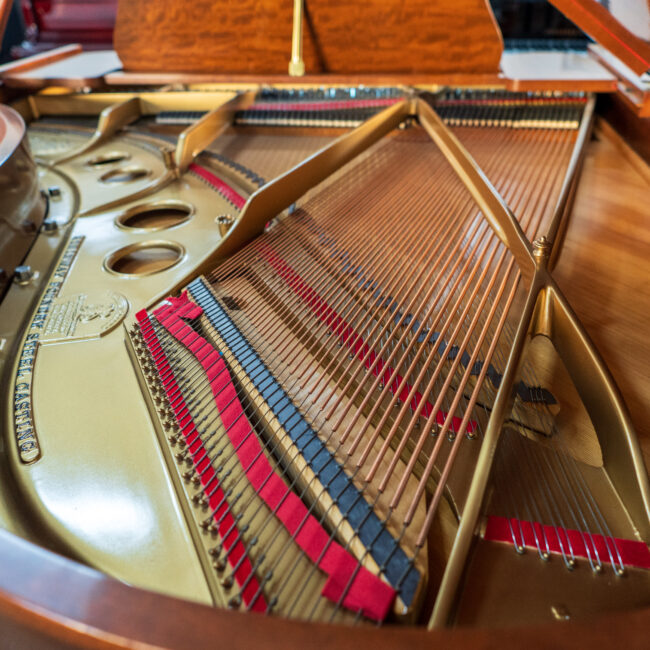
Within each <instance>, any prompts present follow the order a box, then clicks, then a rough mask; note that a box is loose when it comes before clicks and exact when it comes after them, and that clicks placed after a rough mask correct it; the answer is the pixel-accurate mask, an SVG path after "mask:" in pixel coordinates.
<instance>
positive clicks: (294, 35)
mask: <svg viewBox="0 0 650 650" xmlns="http://www.w3.org/2000/svg"><path fill="white" fill-rule="evenodd" d="M302 3H303V0H294V2H293V29H292V32H291V60H290V61H289V74H290V75H291V76H292V77H301V76H302V75H304V74H305V62H304V61H303V60H302V20H303V4H302Z"/></svg>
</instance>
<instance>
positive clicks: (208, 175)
mask: <svg viewBox="0 0 650 650" xmlns="http://www.w3.org/2000/svg"><path fill="white" fill-rule="evenodd" d="M189 170H190V171H191V172H194V173H195V174H196V175H197V176H200V177H201V178H202V179H203V180H204V181H206V182H207V183H209V184H210V185H212V187H214V189H215V190H217V192H219V194H221V196H223V197H224V198H225V199H226V200H228V201H230V202H231V203H232V204H233V205H234V206H235V207H236V208H237V209H239V210H241V209H242V208H243V207H244V205H246V199H245V198H244V197H243V196H242V195H241V194H239V192H237V191H236V190H235V189H233V188H232V187H230V185H228V183H226V182H225V181H222V180H221V179H220V178H219V177H218V176H217V175H216V174H213V173H212V172H211V171H210V170H208V169H206V168H205V167H201V165H197V164H196V163H192V164H191V165H190V167H189Z"/></svg>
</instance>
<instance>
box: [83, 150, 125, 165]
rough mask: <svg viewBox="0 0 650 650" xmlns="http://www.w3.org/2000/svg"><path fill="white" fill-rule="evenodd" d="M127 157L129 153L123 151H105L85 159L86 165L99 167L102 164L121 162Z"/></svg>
mask: <svg viewBox="0 0 650 650" xmlns="http://www.w3.org/2000/svg"><path fill="white" fill-rule="evenodd" d="M128 158H129V154H128V153H125V152H123V151H107V152H106V153H100V154H99V155H98V156H95V157H94V158H89V159H88V160H86V165H92V166H93V167H101V166H102V165H112V164H113V163H118V162H122V161H123V160H127V159H128Z"/></svg>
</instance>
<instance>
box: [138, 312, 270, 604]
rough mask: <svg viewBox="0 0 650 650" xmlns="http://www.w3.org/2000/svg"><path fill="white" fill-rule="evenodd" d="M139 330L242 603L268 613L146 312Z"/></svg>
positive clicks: (234, 524) (210, 465)
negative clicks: (210, 514) (205, 501)
mask: <svg viewBox="0 0 650 650" xmlns="http://www.w3.org/2000/svg"><path fill="white" fill-rule="evenodd" d="M136 318H137V320H138V323H139V324H140V330H141V332H142V336H143V338H144V341H145V343H146V345H147V347H148V348H149V351H150V352H151V354H152V356H153V358H154V361H155V363H156V368H157V369H158V374H159V375H160V376H161V377H165V378H166V379H165V380H164V381H163V386H164V389H165V392H166V393H167V395H168V397H170V400H169V401H170V404H171V405H172V409H173V411H174V414H175V415H176V416H177V419H178V423H179V426H180V427H181V433H182V435H183V437H184V438H185V441H186V442H187V444H188V448H189V450H190V454H191V457H192V462H193V463H194V467H195V469H196V471H197V472H198V474H199V477H200V479H201V485H202V486H203V487H204V488H207V487H208V486H209V485H210V484H212V485H211V487H210V489H209V490H204V492H205V493H206V494H209V498H208V503H209V507H210V509H211V510H212V511H214V516H213V518H214V521H215V523H216V524H217V529H218V531H219V535H220V537H221V540H222V545H223V548H224V549H225V550H226V554H227V556H228V563H229V564H230V566H231V567H232V568H233V569H234V578H235V581H236V582H237V584H238V585H239V587H240V588H241V587H244V588H243V590H242V592H241V598H242V602H243V603H244V605H246V607H248V608H249V609H251V610H253V611H256V612H265V611H266V610H267V603H266V599H265V598H264V594H263V593H262V590H261V589H260V584H259V582H258V580H257V578H256V577H255V575H254V574H253V566H252V564H251V562H250V560H249V559H248V558H247V557H245V555H246V548H245V547H244V544H243V542H242V540H241V537H240V536H239V531H238V529H237V525H236V521H235V518H234V517H233V515H232V513H231V512H230V509H229V507H228V502H227V501H226V498H225V495H224V493H223V490H222V489H221V487H220V486H219V481H218V479H217V475H216V473H215V471H214V468H213V467H212V464H211V463H210V462H209V460H208V457H207V452H206V450H205V448H204V446H203V443H202V442H201V438H200V436H199V434H198V431H197V429H196V427H195V425H194V421H193V420H192V418H191V417H189V416H188V415H187V413H188V412H187V408H186V405H185V400H184V399H183V397H182V393H181V391H180V389H179V387H178V384H177V383H176V379H175V378H174V374H173V373H172V372H170V371H171V368H170V366H169V363H168V362H167V358H166V356H165V354H164V352H163V350H162V348H161V346H160V343H159V341H158V337H157V336H156V333H155V331H154V329H153V326H152V325H151V321H150V320H149V316H148V315H147V312H146V311H144V310H143V311H140V312H138V314H136Z"/></svg>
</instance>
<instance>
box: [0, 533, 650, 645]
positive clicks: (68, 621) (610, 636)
mask: <svg viewBox="0 0 650 650" xmlns="http://www.w3.org/2000/svg"><path fill="white" fill-rule="evenodd" d="M0 556H1V557H2V561H3V565H2V566H3V569H2V571H0V630H1V634H0V648H2V649H3V650H5V649H11V650H18V649H20V650H22V649H27V648H29V650H53V649H59V648H79V647H85V648H126V647H128V648H138V649H142V650H144V649H146V648H174V649H187V650H197V649H199V648H221V647H227V648H228V650H251V648H256V649H257V648H259V649H263V648H274V649H277V650H287V649H291V648H305V649H307V648H309V649H312V648H313V649H314V650H325V649H326V648H327V649H330V648H331V649H334V648H335V649H336V650H361V649H365V648H373V649H374V650H388V649H389V648H394V649H401V648H409V649H410V650H430V649H431V648H445V649H446V650H462V649H464V648H473V649H475V650H492V649H493V650H519V649H520V648H526V650H546V649H547V648H554V649H557V650H575V648H589V649H590V650H609V649H611V648H613V647H617V646H619V645H620V644H621V640H623V639H624V642H625V649H626V650H637V649H638V650H645V648H647V630H648V626H649V625H650V610H649V609H645V610H637V611H632V612H628V613H625V614H622V615H618V616H604V617H602V618H600V619H598V620H597V621H589V622H585V623H580V624H576V623H571V622H569V623H557V622H556V623H551V624H549V625H545V626H536V627H528V628H521V627H519V628H517V627H512V628H507V629H496V630H494V629H474V630H470V629H464V630H437V631H434V632H428V631H427V630H426V629H422V628H419V629H416V628H402V627H398V626H392V627H391V626H389V627H382V628H377V627H341V626H336V625H327V624H324V623H321V624H310V623H304V622H299V621H286V620H282V619H279V618H273V617H267V616H262V615H254V614H240V613H236V612H229V611H227V610H218V609H213V608H210V607H206V606H204V605H197V604H194V603H190V602H188V601H180V600H176V599H174V598H169V597H167V596H161V595H158V594H154V593H152V592H148V591H144V590H141V589H136V588H133V587H129V586H128V585H126V584H124V583H121V582H118V581H117V580H113V579H112V578H108V577H106V576H104V575H102V574H100V573H98V572H96V571H93V570H91V569H87V568H85V567H81V566H80V565H78V564H75V563H74V562H71V561H70V560H66V559H64V558H61V557H59V556H57V555H54V554H53V553H50V552H49V551H45V550H43V549H39V548H38V547H36V546H34V545H32V544H29V543H28V542H24V541H22V540H19V539H18V538H16V537H14V536H12V535H9V534H8V533H6V532H5V531H1V530H0Z"/></svg>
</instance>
